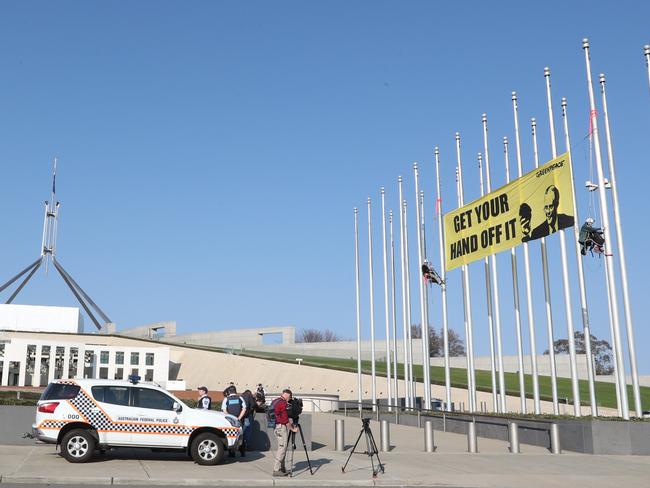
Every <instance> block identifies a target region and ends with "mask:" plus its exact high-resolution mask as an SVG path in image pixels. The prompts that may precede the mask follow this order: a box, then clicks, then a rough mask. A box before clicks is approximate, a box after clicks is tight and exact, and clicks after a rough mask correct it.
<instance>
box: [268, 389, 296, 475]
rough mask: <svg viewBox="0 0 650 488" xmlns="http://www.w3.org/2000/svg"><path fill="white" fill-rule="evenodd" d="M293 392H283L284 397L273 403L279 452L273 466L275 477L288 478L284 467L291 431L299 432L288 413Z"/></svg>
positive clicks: (287, 390)
mask: <svg viewBox="0 0 650 488" xmlns="http://www.w3.org/2000/svg"><path fill="white" fill-rule="evenodd" d="M291 395H292V393H291V390H289V389H286V390H283V391H282V395H280V397H279V398H277V399H276V400H274V401H273V405H272V408H273V412H274V413H275V430H274V431H273V432H274V434H275V440H276V441H277V443H278V450H277V451H276V452H275V462H274V464H273V476H286V475H287V470H286V468H285V465H284V460H285V457H286V456H287V447H288V445H289V431H291V432H298V428H297V427H296V426H294V425H293V422H292V420H291V419H290V418H289V413H288V412H287V407H288V403H287V402H288V401H289V400H290V399H291Z"/></svg>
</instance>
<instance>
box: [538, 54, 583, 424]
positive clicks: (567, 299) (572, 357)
mask: <svg viewBox="0 0 650 488" xmlns="http://www.w3.org/2000/svg"><path fill="white" fill-rule="evenodd" d="M544 78H545V79H546V104H547V107H548V123H549V133H550V136H551V155H552V156H553V158H556V157H557V145H556V144H555V120H554V116H553V101H552V97H551V70H550V68H548V67H546V68H544ZM556 210H557V209H556ZM574 219H575V217H574ZM575 225H577V222H575V221H574V227H575ZM559 234H560V257H561V260H562V283H563V285H564V311H565V317H566V330H567V336H568V341H569V363H570V365H571V390H572V393H573V414H574V415H575V416H576V417H580V416H581V415H582V411H581V408H580V388H579V386H578V361H577V359H576V343H575V335H574V328H573V307H572V305H571V283H570V282H569V263H568V261H567V257H566V256H567V252H566V236H565V235H564V229H560V231H559Z"/></svg>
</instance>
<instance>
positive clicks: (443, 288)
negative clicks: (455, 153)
mask: <svg viewBox="0 0 650 488" xmlns="http://www.w3.org/2000/svg"><path fill="white" fill-rule="evenodd" d="M433 152H434V155H435V158H436V194H437V199H436V214H437V217H438V247H439V249H440V278H441V279H442V284H441V285H440V294H441V301H442V343H443V352H444V356H445V401H446V404H445V410H447V411H449V410H451V371H450V368H449V324H448V319H447V281H446V280H447V272H446V265H445V244H444V222H443V221H442V194H441V193H440V151H439V150H438V148H437V147H436V148H434V150H433Z"/></svg>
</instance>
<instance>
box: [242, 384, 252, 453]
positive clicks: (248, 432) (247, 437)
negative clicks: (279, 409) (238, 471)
mask: <svg viewBox="0 0 650 488" xmlns="http://www.w3.org/2000/svg"><path fill="white" fill-rule="evenodd" d="M241 397H242V399H243V400H244V402H246V416H245V417H244V449H245V450H247V451H250V449H251V439H252V437H253V420H254V419H255V397H254V396H253V392H252V391H250V390H246V391H244V393H242V394H241Z"/></svg>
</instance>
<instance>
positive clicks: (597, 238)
mask: <svg viewBox="0 0 650 488" xmlns="http://www.w3.org/2000/svg"><path fill="white" fill-rule="evenodd" d="M578 243H580V245H581V246H582V248H581V249H580V254H582V255H583V256H584V255H585V254H587V251H596V252H603V244H605V239H604V238H603V231H602V229H600V227H594V219H592V218H591V217H589V218H588V219H586V220H585V223H584V224H582V227H580V235H579V236H578Z"/></svg>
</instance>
